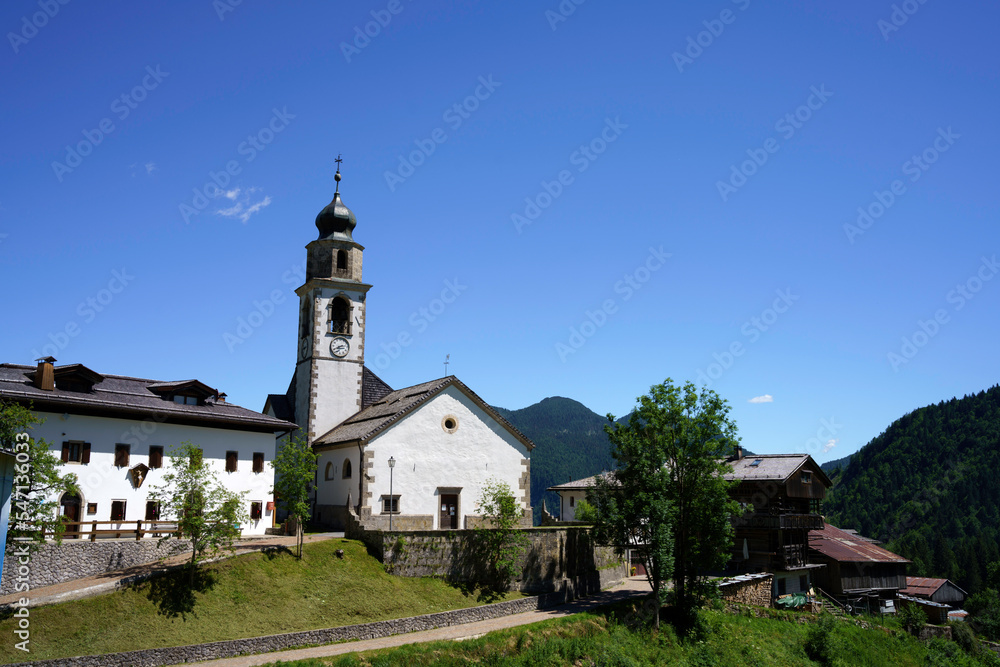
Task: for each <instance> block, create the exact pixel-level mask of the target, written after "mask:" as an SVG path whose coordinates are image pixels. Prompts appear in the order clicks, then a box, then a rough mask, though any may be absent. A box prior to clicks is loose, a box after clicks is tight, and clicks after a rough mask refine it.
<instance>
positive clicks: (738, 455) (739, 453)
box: [736, 445, 743, 461]
mask: <svg viewBox="0 0 1000 667" xmlns="http://www.w3.org/2000/svg"><path fill="white" fill-rule="evenodd" d="M742 458H743V445H736V460H737V461H739V460H740V459H742Z"/></svg>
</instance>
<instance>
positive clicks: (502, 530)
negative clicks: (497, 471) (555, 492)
mask: <svg viewBox="0 0 1000 667" xmlns="http://www.w3.org/2000/svg"><path fill="white" fill-rule="evenodd" d="M476 511H477V512H478V513H479V514H480V515H481V516H482V517H483V525H482V526H480V527H477V528H476V529H475V536H476V542H477V544H478V548H479V550H480V552H481V555H482V557H483V558H485V565H486V567H487V569H488V572H487V573H486V574H487V576H486V577H485V584H486V585H485V587H484V588H485V591H484V592H485V598H486V599H495V598H497V597H499V596H501V595H503V594H504V593H506V592H507V590H509V589H510V584H511V582H513V580H514V577H515V575H516V574H517V567H518V562H519V560H520V558H521V555H522V554H523V553H524V552H525V550H526V549H527V548H528V536H527V535H525V534H524V533H523V532H522V531H521V530H520V525H521V519H522V517H523V514H524V513H523V510H522V509H521V504H520V503H519V502H518V501H517V498H515V497H514V493H513V492H512V491H511V489H510V485H508V484H507V483H506V482H503V481H501V480H498V479H496V478H494V477H491V478H490V479H489V480H487V482H486V484H485V485H484V486H483V490H482V493H481V494H480V496H479V500H478V501H477V502H476Z"/></svg>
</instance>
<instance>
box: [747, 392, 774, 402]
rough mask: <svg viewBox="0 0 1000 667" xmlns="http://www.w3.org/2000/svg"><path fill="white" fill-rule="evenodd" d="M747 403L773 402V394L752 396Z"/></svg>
mask: <svg viewBox="0 0 1000 667" xmlns="http://www.w3.org/2000/svg"><path fill="white" fill-rule="evenodd" d="M747 402H748V403H774V396H771V395H770V394H764V395H763V396H754V397H753V398H751V399H750V400H749V401H747Z"/></svg>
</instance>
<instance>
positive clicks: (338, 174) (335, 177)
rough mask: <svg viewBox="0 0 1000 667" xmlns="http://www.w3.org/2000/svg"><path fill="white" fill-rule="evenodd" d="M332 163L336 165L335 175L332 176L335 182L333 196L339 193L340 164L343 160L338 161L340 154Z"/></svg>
mask: <svg viewBox="0 0 1000 667" xmlns="http://www.w3.org/2000/svg"><path fill="white" fill-rule="evenodd" d="M334 162H336V163H337V173H336V174H334V175H333V180H335V181H337V189H336V190H334V191H333V192H334V194H337V193H338V192H340V163H341V162H343V160H341V159H340V153H337V159H336V160H334Z"/></svg>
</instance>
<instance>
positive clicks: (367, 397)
mask: <svg viewBox="0 0 1000 667" xmlns="http://www.w3.org/2000/svg"><path fill="white" fill-rule="evenodd" d="M391 393H392V387H390V386H389V385H387V384H386V383H385V382H383V381H382V378H380V377H379V376H377V375H375V374H374V373H372V372H371V371H370V370H368V367H367V366H365V367H364V369H363V370H362V373H361V409H362V410H364V409H365V408H367V407H368V406H370V405H372V404H373V403H377V402H379V401H381V400H382V399H383V398H385V397H386V396H388V395H389V394H391Z"/></svg>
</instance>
